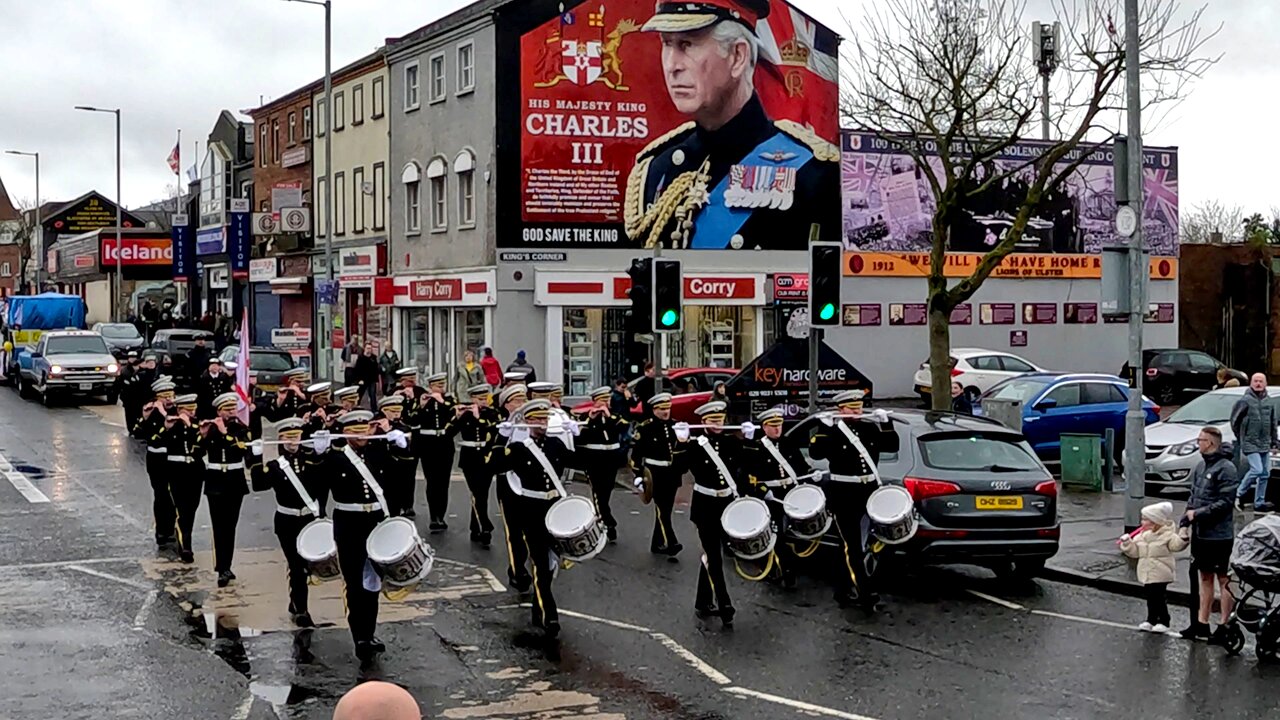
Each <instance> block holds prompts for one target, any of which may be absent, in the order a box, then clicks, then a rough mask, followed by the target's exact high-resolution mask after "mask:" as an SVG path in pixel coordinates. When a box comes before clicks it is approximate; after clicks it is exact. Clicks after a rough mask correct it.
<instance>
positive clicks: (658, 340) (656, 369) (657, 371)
mask: <svg viewBox="0 0 1280 720" xmlns="http://www.w3.org/2000/svg"><path fill="white" fill-rule="evenodd" d="M661 257H662V243H658V244H657V245H655V246H654V247H653V266H654V267H656V266H657V264H658V259H659V258H661ZM649 288H650V292H657V285H656V284H654V283H652V282H651V283H650V284H649ZM657 321H658V318H657V317H654V318H652V320H651V322H653V323H655V324H656V323H657ZM652 348H653V392H654V393H655V394H657V393H660V392H662V358H663V356H664V355H665V354H666V353H665V352H664V351H665V350H666V349H667V334H666V333H660V332H656V331H655V332H654V333H653V344H652Z"/></svg>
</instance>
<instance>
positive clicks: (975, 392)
mask: <svg viewBox="0 0 1280 720" xmlns="http://www.w3.org/2000/svg"><path fill="white" fill-rule="evenodd" d="M951 359H952V360H953V366H952V368H951V380H952V381H953V382H958V383H960V384H961V385H962V386H963V387H964V389H965V392H966V393H968V394H969V399H970V400H973V399H976V398H977V397H978V396H980V395H981V394H982V393H984V392H986V391H988V390H990V389H991V387H992V386H993V385H995V384H996V383H999V382H1001V381H1003V380H1008V379H1009V378H1011V377H1017V376H1018V375H1023V374H1026V373H1032V372H1044V368H1041V367H1038V366H1037V365H1036V364H1035V363H1032V362H1031V361H1030V360H1027V359H1026V358H1021V357H1018V356H1017V355H1014V354H1012V353H1007V352H1000V351H999V350H984V349H982V348H952V349H951ZM932 383H933V378H932V377H931V376H930V368H929V361H928V360H925V361H924V362H922V363H920V368H919V369H918V370H917V371H916V376H915V386H916V394H917V395H919V396H920V399H921V400H923V401H924V402H925V403H926V404H928V403H929V402H930V396H931V395H932V394H933V388H932V387H931V386H932ZM947 392H948V393H950V392H951V388H947Z"/></svg>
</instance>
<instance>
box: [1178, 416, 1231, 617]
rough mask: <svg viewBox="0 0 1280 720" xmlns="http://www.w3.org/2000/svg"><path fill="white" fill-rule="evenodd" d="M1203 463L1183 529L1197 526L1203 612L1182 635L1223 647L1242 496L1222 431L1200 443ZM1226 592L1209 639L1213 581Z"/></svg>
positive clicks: (1209, 431) (1209, 430)
mask: <svg viewBox="0 0 1280 720" xmlns="http://www.w3.org/2000/svg"><path fill="white" fill-rule="evenodd" d="M1196 442H1197V443H1198V444H1199V446H1200V455H1201V457H1202V459H1201V462H1200V464H1199V465H1197V466H1196V469H1195V472H1193V473H1192V475H1191V497H1189V498H1188V499H1187V512H1186V515H1185V516H1184V519H1183V521H1182V523H1181V525H1182V526H1187V525H1190V526H1191V567H1192V569H1194V570H1195V571H1196V572H1198V573H1199V583H1198V584H1199V600H1200V607H1199V612H1198V613H1197V615H1196V619H1195V620H1193V621H1192V622H1191V626H1190V627H1188V628H1187V629H1186V630H1183V631H1182V637H1184V638H1187V639H1188V640H1196V639H1200V640H1206V639H1207V640H1209V641H1211V642H1214V641H1221V639H1222V635H1223V632H1224V631H1223V627H1224V626H1225V625H1226V623H1227V618H1229V617H1230V616H1231V605H1232V598H1231V592H1230V591H1229V590H1228V589H1227V582H1228V581H1229V578H1228V577H1227V573H1228V571H1229V569H1230V568H1229V567H1228V566H1229V565H1230V562H1231V547H1232V545H1233V544H1234V542H1235V521H1234V512H1233V507H1232V502H1231V500H1232V498H1233V497H1235V492H1236V465H1235V463H1234V462H1232V460H1231V454H1232V453H1231V447H1230V446H1227V447H1223V445H1222V431H1220V430H1218V428H1216V427H1214V426H1212V425H1209V426H1207V427H1205V428H1204V429H1203V430H1201V431H1200V436H1199V437H1198V438H1197V439H1196ZM1215 578H1216V579H1217V581H1218V586H1219V588H1221V591H1222V598H1221V601H1222V624H1221V625H1219V626H1218V629H1217V630H1215V631H1214V632H1213V633H1212V634H1210V633H1209V615H1210V613H1212V612H1213V581H1214V579H1215Z"/></svg>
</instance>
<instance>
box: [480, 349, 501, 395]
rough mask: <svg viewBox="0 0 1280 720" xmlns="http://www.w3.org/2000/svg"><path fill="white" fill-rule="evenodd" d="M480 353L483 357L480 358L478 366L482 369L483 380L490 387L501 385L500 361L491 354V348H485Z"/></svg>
mask: <svg viewBox="0 0 1280 720" xmlns="http://www.w3.org/2000/svg"><path fill="white" fill-rule="evenodd" d="M482 354H483V355H484V357H482V358H480V368H481V369H483V370H484V381H485V382H487V383H489V387H491V388H497V387H501V386H502V363H500V362H498V358H496V357H494V356H493V348H489V347H487V348H485V349H484V352H483V353H482Z"/></svg>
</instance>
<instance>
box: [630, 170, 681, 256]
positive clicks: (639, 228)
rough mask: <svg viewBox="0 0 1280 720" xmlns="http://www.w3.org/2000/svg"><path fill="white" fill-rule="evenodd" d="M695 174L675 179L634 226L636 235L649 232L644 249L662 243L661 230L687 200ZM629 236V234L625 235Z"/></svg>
mask: <svg viewBox="0 0 1280 720" xmlns="http://www.w3.org/2000/svg"><path fill="white" fill-rule="evenodd" d="M697 175H698V174H697V173H695V172H693V171H689V172H686V173H683V174H681V175H679V176H678V177H676V179H675V180H672V181H671V184H670V185H669V186H667V189H666V190H664V191H663V193H662V195H661V196H660V197H659V198H658V201H657V202H655V203H654V204H653V205H651V206H650V207H649V211H648V212H646V213H645V214H644V217H643V218H641V220H640V221H639V223H638V224H637V225H636V228H635V230H636V234H639V233H642V232H644V231H645V230H646V229H648V230H649V238H648V239H647V240H645V242H644V246H645V248H652V247H657V246H658V245H660V244H661V243H662V229H663V228H665V227H666V226H667V223H669V222H671V218H672V217H673V216H675V214H676V210H677V209H678V208H679V206H680V205H681V204H683V203H685V201H686V200H687V199H688V196H689V189H690V188H692V187H693V184H694V182H695V181H696V180H697ZM627 235H629V236H630V235H631V233H629V232H628V233H627Z"/></svg>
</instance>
